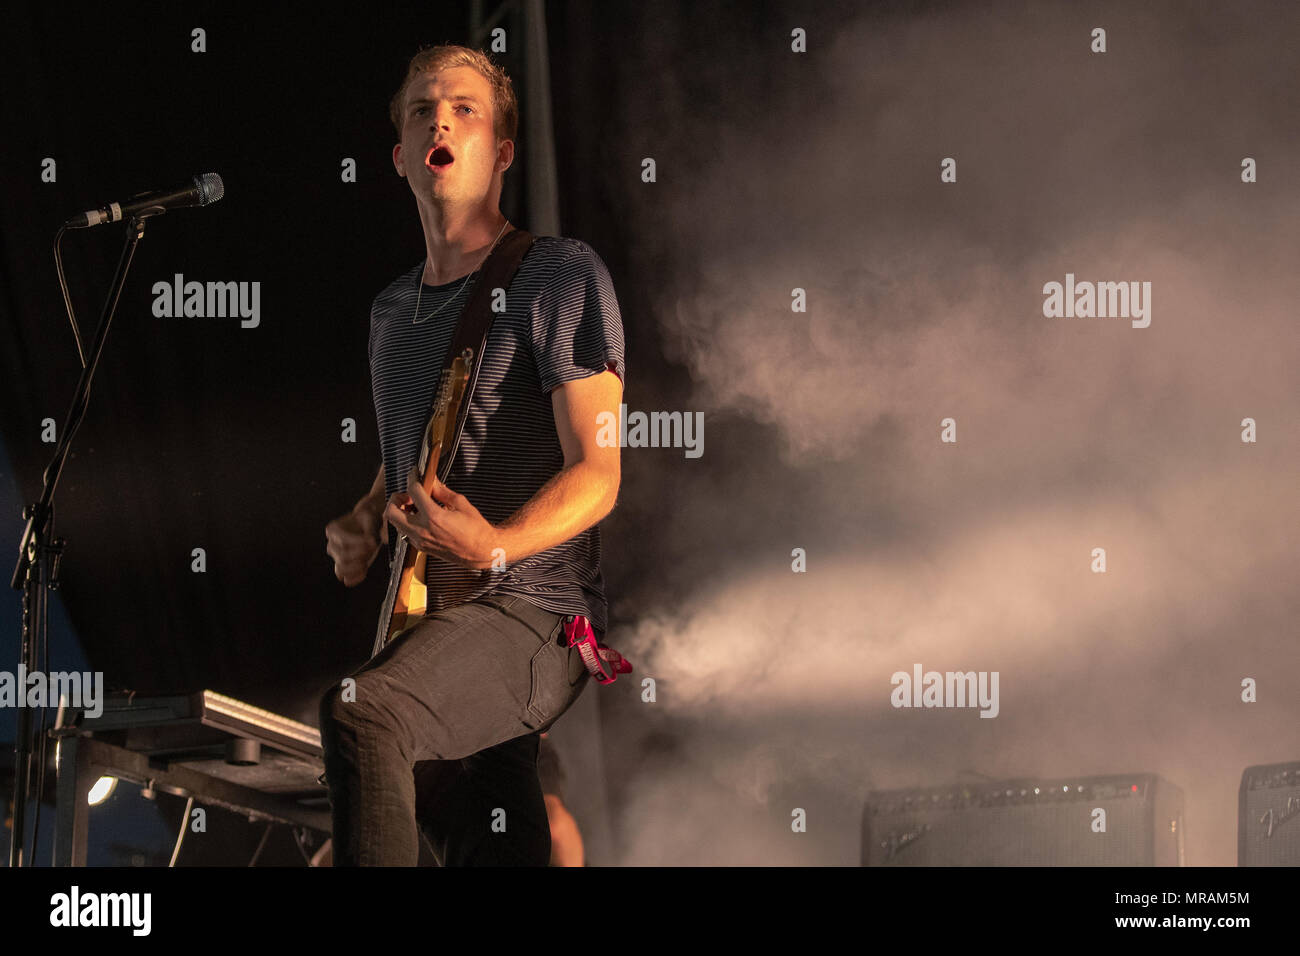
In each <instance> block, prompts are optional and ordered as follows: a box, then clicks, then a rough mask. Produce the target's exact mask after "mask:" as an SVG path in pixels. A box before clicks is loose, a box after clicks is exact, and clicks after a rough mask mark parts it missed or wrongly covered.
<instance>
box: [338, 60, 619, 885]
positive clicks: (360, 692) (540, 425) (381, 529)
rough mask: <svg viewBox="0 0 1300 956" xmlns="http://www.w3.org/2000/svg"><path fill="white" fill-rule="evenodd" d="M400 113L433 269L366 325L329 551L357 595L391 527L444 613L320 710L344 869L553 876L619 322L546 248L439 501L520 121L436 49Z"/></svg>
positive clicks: (606, 472) (423, 268) (415, 63)
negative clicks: (554, 743)
mask: <svg viewBox="0 0 1300 956" xmlns="http://www.w3.org/2000/svg"><path fill="white" fill-rule="evenodd" d="M390 117H391V119H392V121H393V125H394V127H395V128H396V131H397V136H398V140H399V142H398V144H397V145H396V146H395V147H394V148H393V166H394V167H395V168H396V170H397V174H398V175H399V176H402V177H404V178H405V179H406V180H407V182H408V183H409V184H410V187H411V192H412V193H413V194H414V196H415V204H416V208H417V209H418V210H419V213H420V222H421V224H422V225H423V229H424V241H425V252H426V255H425V258H424V259H423V260H422V261H421V262H420V263H418V264H416V265H415V266H414V267H412V268H411V269H408V270H406V271H405V272H404V274H402V275H401V276H399V277H398V278H397V280H396V281H394V282H393V283H392V284H391V285H390V286H389V287H388V288H386V289H385V290H384V291H383V292H381V293H380V294H379V295H378V296H377V297H376V298H375V300H374V304H373V306H372V308H371V314H370V343H369V357H370V374H371V387H372V394H373V398H374V403H375V416H376V419H377V421H378V425H379V438H380V444H381V447H382V451H383V465H382V467H381V468H380V469H379V473H378V475H377V476H376V477H375V482H374V486H373V487H372V488H371V490H370V492H369V493H368V494H367V495H366V496H365V497H364V498H362V499H361V500H360V501H359V502H357V504H356V507H354V508H353V509H352V511H351V512H350V513H348V514H346V515H343V516H341V517H339V518H337V519H335V520H334V521H332V522H330V524H329V526H328V527H327V528H326V537H327V540H328V547H327V549H326V550H327V552H328V553H329V555H330V556H331V557H332V558H333V559H334V562H335V563H334V572H335V575H336V576H337V577H338V578H339V580H341V581H342V582H343V583H344V584H345V585H347V586H349V587H351V586H353V585H356V584H358V583H360V582H361V581H362V580H363V579H364V578H365V576H366V572H367V571H368V569H369V567H370V565H371V563H372V562H373V561H374V559H375V555H376V554H378V553H379V551H380V549H381V547H382V546H383V542H384V541H385V540H386V534H387V531H388V529H387V526H386V523H385V522H387V523H391V524H392V526H393V529H395V531H396V532H397V533H399V534H403V535H405V536H406V537H407V539H408V541H409V542H410V546H411V547H413V548H416V549H418V550H419V551H421V552H423V553H424V554H425V555H427V562H426V563H427V574H426V582H427V584H428V589H429V590H428V605H429V609H428V615H427V616H426V617H425V618H424V619H422V620H421V621H420V623H419V624H418V625H416V626H415V627H413V628H410V629H408V630H407V631H405V632H404V633H403V634H401V635H400V636H398V637H397V638H395V639H394V640H393V641H392V642H390V643H389V644H388V646H387V647H386V648H385V649H384V650H383V651H382V652H380V653H379V654H378V655H376V656H375V657H374V658H373V659H372V660H371V661H370V662H369V663H367V664H366V665H365V666H364V667H362V668H361V669H360V670H358V671H356V672H355V673H354V674H352V675H351V677H352V678H353V680H354V681H355V686H354V687H351V688H345V686H344V684H345V683H346V682H340V684H338V685H335V686H334V687H332V688H331V689H330V690H329V691H328V692H327V693H326V694H325V695H324V697H323V698H322V700H321V709H320V716H321V737H322V741H323V744H324V750H325V772H326V778H327V782H328V785H329V793H330V802H331V806H332V809H333V824H334V837H333V839H334V850H333V852H334V864H335V865H336V866H348V865H354V866H356V865H362V866H366V865H406V866H413V865H415V863H416V860H417V857H418V855H419V832H420V831H421V830H422V831H423V832H424V835H425V836H426V837H427V838H428V840H429V843H430V846H431V848H432V850H433V853H434V856H435V857H436V858H437V860H438V862H439V863H441V864H442V865H444V866H454V865H507V864H523V865H537V866H545V865H546V864H547V862H548V860H549V858H550V832H549V827H548V823H547V815H546V805H545V803H544V801H543V797H542V792H541V788H540V785H539V783H538V774H537V751H538V734H539V733H540V732H542V731H544V730H546V729H547V728H548V727H550V726H551V725H552V724H553V723H554V722H555V721H556V720H557V719H558V718H559V717H560V716H561V715H562V714H563V713H564V712H565V711H566V710H567V709H568V708H569V707H570V706H571V705H572V704H573V702H574V701H575V700H576V699H577V697H578V695H579V694H580V693H581V692H582V690H583V688H584V687H585V686H586V683H587V679H588V674H587V671H586V668H585V667H584V665H583V663H582V660H581V659H580V657H579V655H578V651H577V650H576V649H573V648H569V647H567V646H566V642H565V640H564V623H565V619H566V617H567V616H570V615H585V616H586V617H588V618H589V619H590V620H591V623H592V627H593V630H594V631H595V633H596V635H597V637H603V634H604V631H605V627H606V610H607V605H606V600H605V594H604V582H603V579H602V577H601V573H600V531H599V529H598V528H597V527H596V525H597V522H599V521H600V520H601V519H602V518H603V517H605V515H607V514H609V512H610V510H611V509H612V508H613V507H614V502H615V499H616V497H617V494H618V487H619V449H618V447H617V445H616V444H614V445H611V444H610V443H609V442H604V443H598V441H597V435H598V431H599V429H598V425H597V420H598V416H600V415H601V413H602V412H608V413H610V414H611V415H613V416H615V418H614V419H612V420H617V416H618V411H619V404H620V402H621V400H622V392H623V377H624V365H623V327H622V319H621V317H620V314H619V308H618V302H617V300H616V298H615V295H614V289H613V285H612V283H611V281H610V278H609V273H608V271H607V269H606V268H605V264H604V263H603V262H602V261H601V259H600V257H599V256H598V255H596V253H595V252H594V251H593V250H592V249H591V248H590V247H589V246H587V245H586V244H585V243H583V242H581V241H579V240H576V239H565V238H560V237H554V236H538V237H537V239H536V241H535V242H534V244H533V246H532V248H531V249H530V250H529V252H528V254H527V255H526V256H525V257H524V259H523V261H522V263H521V264H520V266H519V270H518V272H517V273H516V274H515V276H514V279H513V281H512V282H511V283H510V286H509V289H508V290H507V294H506V310H505V311H504V312H503V313H500V314H498V315H496V316H495V318H494V321H493V325H492V331H491V333H490V334H489V338H488V341H487V345H486V348H485V351H484V353H483V355H482V356H481V357H480V358H481V362H482V367H481V370H480V373H479V378H478V382H477V385H476V387H475V391H474V395H473V401H472V403H471V404H470V407H469V413H468V418H467V420H466V423H465V428H464V432H463V435H462V438H461V441H460V445H459V447H458V449H457V452H456V457H455V460H454V462H453V466H452V469H451V471H450V473H449V474H448V475H447V484H446V485H443V484H441V483H439V484H437V485H436V486H435V487H434V490H433V493H432V495H429V494H426V493H425V491H424V489H423V488H422V487H421V485H420V483H419V478H418V476H417V475H416V473H415V463H416V459H417V457H418V455H419V450H420V444H421V439H422V437H423V431H424V428H425V425H426V424H427V421H428V416H429V413H430V409H431V404H432V401H433V396H434V392H435V389H436V386H437V382H438V378H439V375H440V373H441V371H442V366H443V363H444V361H445V359H446V352H447V349H448V347H449V345H450V342H451V337H452V333H453V331H454V329H455V327H456V324H457V321H458V319H459V317H460V312H461V309H462V307H463V306H464V304H465V303H466V301H468V299H469V297H470V295H471V294H472V293H473V291H474V286H475V280H476V279H477V278H478V276H479V272H480V269H481V267H482V264H483V262H484V261H485V260H486V259H487V257H488V255H489V253H490V252H491V251H492V249H493V248H494V246H495V245H496V244H497V242H499V241H500V240H501V238H502V237H503V236H505V235H506V234H507V233H508V232H509V231H510V230H511V229H512V228H513V227H512V226H511V225H510V223H509V222H507V220H506V218H505V216H503V215H502V213H501V212H500V210H499V209H498V204H499V201H500V196H501V184H502V178H503V176H504V174H505V171H506V170H507V169H509V168H510V165H511V163H512V161H513V159H514V151H515V144H514V138H515V136H516V129H517V126H518V107H517V105H516V101H515V95H514V91H513V88H512V86H511V82H510V79H509V78H508V77H507V76H506V75H505V73H504V72H503V71H502V70H501V69H500V68H499V67H498V66H496V65H495V64H494V63H492V62H491V60H489V59H488V58H487V57H486V56H484V55H483V54H482V53H479V52H478V51H474V50H469V49H466V48H464V47H458V46H439V47H433V48H430V49H426V50H422V51H421V52H419V53H418V54H416V56H415V57H414V58H413V59H412V60H411V62H410V64H409V67H408V71H407V77H406V80H405V82H404V83H403V84H402V87H401V88H400V89H399V90H398V91H397V93H396V95H395V96H394V97H393V100H392V103H391V105H390ZM430 468H433V465H432V464H431V465H430ZM501 558H504V563H505V567H504V568H502V567H500V565H501V561H500V560H496V561H495V563H496V565H497V567H494V566H493V565H494V559H501ZM358 641H359V642H360V643H366V644H368V643H369V636H368V635H358ZM345 690H348V691H349V692H347V693H345V692H344V691H345Z"/></svg>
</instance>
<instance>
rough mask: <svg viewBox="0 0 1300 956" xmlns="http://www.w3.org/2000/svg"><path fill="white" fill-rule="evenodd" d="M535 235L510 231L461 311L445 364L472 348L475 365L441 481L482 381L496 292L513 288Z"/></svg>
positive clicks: (444, 454)
mask: <svg viewBox="0 0 1300 956" xmlns="http://www.w3.org/2000/svg"><path fill="white" fill-rule="evenodd" d="M535 239H536V237H535V236H534V235H533V234H532V233H530V232H528V231H527V230H525V229H513V230H511V231H510V232H508V233H506V235H505V237H504V238H502V240H501V241H500V242H499V243H498V244H497V246H496V248H495V249H493V250H492V253H491V255H489V256H488V258H487V261H486V262H485V263H483V269H482V271H481V272H480V273H479V277H478V278H477V279H475V280H474V291H473V292H472V293H470V297H469V301H468V302H466V303H465V308H464V309H463V310H462V311H461V313H460V319H459V321H458V322H457V324H456V331H455V332H454V333H453V334H452V337H451V346H450V347H449V348H448V349H447V356H446V358H445V359H444V360H443V363H442V367H443V368H444V369H445V368H450V367H451V363H452V361H453V360H454V359H455V357H456V356H457V355H459V354H461V353H462V352H463V351H465V350H466V349H470V350H471V351H472V354H473V369H472V371H471V372H470V379H469V385H468V386H467V387H466V389H465V395H464V397H463V398H462V399H461V403H460V411H459V413H458V414H457V416H456V431H455V433H454V435H453V437H452V440H451V444H450V446H447V445H444V446H443V449H442V455H441V456H440V457H439V459H438V480H439V481H446V480H447V475H448V474H450V473H451V465H452V462H453V461H454V460H455V458H456V449H457V448H458V447H459V445H460V436H461V432H462V431H463V430H464V428H465V420H466V418H467V417H468V415H469V404H470V401H471V400H472V399H473V397H474V386H475V385H476V384H477V383H478V373H479V369H481V368H482V367H483V363H482V359H483V349H484V346H486V344H487V337H488V332H489V331H491V329H492V320H493V319H494V318H496V313H494V312H493V311H492V297H493V293H494V291H495V290H496V289H506V290H509V288H510V283H511V282H512V281H513V280H514V277H515V272H517V271H518V269H519V263H521V262H523V260H524V256H525V255H527V254H528V250H529V249H531V248H532V245H533V241H534V240H535ZM507 294H508V292H507Z"/></svg>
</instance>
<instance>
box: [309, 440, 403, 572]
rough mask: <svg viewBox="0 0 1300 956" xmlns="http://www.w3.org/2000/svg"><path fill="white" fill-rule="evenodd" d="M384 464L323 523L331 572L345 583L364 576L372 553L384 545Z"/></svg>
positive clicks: (372, 558)
mask: <svg viewBox="0 0 1300 956" xmlns="http://www.w3.org/2000/svg"><path fill="white" fill-rule="evenodd" d="M383 513H384V468H383V466H382V465H380V467H379V475H378V476H377V477H376V478H375V483H374V484H373V485H372V486H371V488H370V491H369V492H368V493H367V494H366V496H365V497H364V498H362V499H361V500H360V501H358V502H357V503H356V506H355V507H354V508H353V509H352V510H351V511H349V512H348V513H347V514H345V515H340V516H339V517H337V518H335V519H334V520H333V521H331V522H330V523H329V524H327V525H326V526H325V539H326V541H327V542H328V544H327V545H326V547H325V553H326V554H328V555H329V556H330V557H331V558H333V559H334V576H335V577H336V578H338V579H339V580H340V581H342V582H343V583H344V584H345V585H347V586H348V587H354V586H355V585H358V584H360V583H361V582H362V581H364V580H365V579H366V572H367V571H369V570H370V565H371V564H372V563H374V560H375V555H377V554H379V549H380V548H382V547H383V546H384V542H385V539H386V538H387V535H388V530H387V528H386V527H385V526H384V519H383Z"/></svg>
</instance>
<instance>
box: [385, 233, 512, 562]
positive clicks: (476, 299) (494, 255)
mask: <svg viewBox="0 0 1300 956" xmlns="http://www.w3.org/2000/svg"><path fill="white" fill-rule="evenodd" d="M535 239H536V237H535V236H534V235H532V233H530V232H528V231H527V230H525V229H512V230H511V231H510V232H508V233H506V236H505V238H504V239H502V240H501V242H499V243H497V245H496V247H495V248H494V249H493V250H492V252H491V253H489V255H488V257H487V261H486V262H484V263H483V266H482V271H481V272H480V273H479V277H478V278H477V279H476V280H474V291H473V292H471V293H470V297H469V300H468V301H467V302H466V303H465V306H464V308H462V309H461V312H460V317H459V318H458V319H457V320H456V330H455V331H454V332H452V334H451V344H450V345H448V346H447V354H446V356H445V357H444V358H443V362H442V366H441V368H443V369H446V368H450V367H451V363H452V361H453V360H454V359H455V357H456V356H457V355H459V354H461V353H462V352H464V351H465V350H466V349H471V350H472V353H471V354H472V355H473V359H474V361H473V364H472V366H471V370H470V378H469V384H468V385H467V386H466V387H465V394H464V396H463V397H462V398H461V402H460V410H459V411H458V412H457V414H456V429H455V431H454V432H453V434H452V440H451V444H450V445H444V447H443V449H442V453H441V455H440V456H439V458H438V461H437V462H435V463H434V466H435V467H436V468H437V470H438V471H437V473H438V480H439V481H441V482H443V483H444V484H445V483H446V481H447V476H448V475H449V474H450V473H451V465H452V462H453V461H454V460H455V457H456V449H457V448H458V447H459V446H460V436H461V432H462V431H463V430H464V428H465V421H466V418H467V417H468V415H469V403H470V399H471V398H472V397H473V395H474V386H475V385H476V384H477V383H478V373H479V369H480V368H482V367H483V363H482V362H481V359H482V357H483V349H484V347H485V346H486V345H487V337H488V332H490V331H491V330H492V320H493V319H494V318H495V317H496V313H495V312H493V311H492V290H494V289H509V288H510V283H511V282H512V281H513V280H514V277H515V272H517V271H518V269H519V263H521V262H523V261H524V256H525V255H527V253H528V250H529V249H530V248H532V245H533V242H534V240H535ZM433 404H434V406H436V405H437V396H436V395H435V396H434V399H433ZM435 411H436V407H431V408H430V409H429V418H430V421H429V422H426V423H425V427H424V431H422V432H421V434H425V433H427V432H428V430H429V424H430V423H431V421H432V418H433V413H434V412H435ZM420 477H421V478H423V477H424V476H423V475H421V476H420ZM396 552H397V538H396V535H395V534H394V533H393V531H392V529H391V528H390V529H389V534H388V561H389V563H390V564H391V563H392V560H393V556H394V555H395V554H396Z"/></svg>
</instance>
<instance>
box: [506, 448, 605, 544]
mask: <svg viewBox="0 0 1300 956" xmlns="http://www.w3.org/2000/svg"><path fill="white" fill-rule="evenodd" d="M618 484H619V477H618V474H617V473H615V474H611V473H610V472H609V471H608V470H606V469H602V468H600V467H597V466H596V465H593V464H592V463H591V462H589V461H586V460H583V461H578V462H575V463H574V464H572V465H570V466H569V467H568V468H565V469H564V470H563V471H561V472H560V473H559V474H558V475H556V476H555V477H554V478H552V479H551V480H550V481H548V482H547V483H546V484H544V485H543V486H542V487H541V489H540V490H539V491H538V492H537V494H535V495H533V497H532V498H530V499H529V500H528V501H527V503H525V504H524V506H523V507H522V508H520V509H519V510H518V511H516V512H515V513H514V514H513V515H511V516H510V517H509V518H507V519H506V520H505V521H503V522H501V524H499V525H497V526H496V541H495V544H494V547H496V548H501V549H502V550H503V551H504V552H505V560H506V563H507V564H514V563H515V562H516V561H522V560H523V559H524V558H527V557H530V556H531V555H534V554H537V553H538V552H539V551H545V550H546V549H548V548H553V547H555V546H556V545H557V544H563V543H564V542H565V541H568V540H569V539H570V538H572V537H573V536H574V535H577V534H580V533H582V532H583V531H586V530H587V529H588V528H590V527H591V526H592V525H594V524H596V523H597V522H598V521H600V520H601V519H602V518H604V517H605V516H606V515H607V514H609V513H610V511H612V510H613V508H614V502H615V500H616V499H617V497H618Z"/></svg>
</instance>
